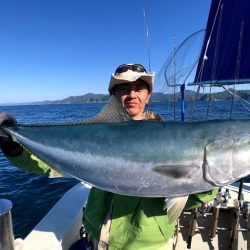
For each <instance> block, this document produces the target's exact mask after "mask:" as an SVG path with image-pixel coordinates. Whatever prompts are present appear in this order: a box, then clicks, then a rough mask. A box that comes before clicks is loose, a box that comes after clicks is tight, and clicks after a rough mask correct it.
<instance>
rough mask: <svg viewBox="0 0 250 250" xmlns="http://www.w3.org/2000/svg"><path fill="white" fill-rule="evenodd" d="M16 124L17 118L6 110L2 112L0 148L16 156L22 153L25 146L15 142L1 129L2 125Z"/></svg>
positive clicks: (7, 154)
mask: <svg viewBox="0 0 250 250" xmlns="http://www.w3.org/2000/svg"><path fill="white" fill-rule="evenodd" d="M14 124H16V119H15V118H14V117H13V116H11V115H10V114H8V113H6V112H0V148H1V149H2V151H3V153H4V154H5V155H6V156H9V157H15V156H18V155H20V154H21V153H22V151H23V148H22V147H21V146H20V145H19V144H18V143H17V142H14V141H13V140H12V138H11V136H10V135H8V134H7V133H5V132H3V130H1V126H3V125H4V126H12V125H14Z"/></svg>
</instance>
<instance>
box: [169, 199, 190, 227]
mask: <svg viewBox="0 0 250 250" xmlns="http://www.w3.org/2000/svg"><path fill="white" fill-rule="evenodd" d="M187 199H188V196H182V197H175V198H170V199H167V198H166V200H165V206H164V209H167V214H168V222H169V223H173V222H175V221H176V220H177V219H178V218H179V216H180V214H181V212H182V210H183V209H184V207H185V205H186V203H187Z"/></svg>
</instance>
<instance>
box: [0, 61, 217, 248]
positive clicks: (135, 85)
mask: <svg viewBox="0 0 250 250" xmlns="http://www.w3.org/2000/svg"><path fill="white" fill-rule="evenodd" d="M153 84H154V73H147V72H146V70H145V68H144V67H143V66H142V65H140V64H123V65H121V66H119V67H118V68H117V69H116V71H115V73H114V74H112V76H111V80H110V83H109V88H108V90H109V93H110V94H111V95H114V96H115V97H116V98H117V99H118V100H119V101H120V102H121V104H122V106H123V107H124V108H125V109H126V111H127V112H128V114H129V115H130V117H131V119H133V120H158V121H159V120H163V119H162V118H161V117H160V116H159V115H157V114H155V113H153V112H150V111H148V110H147V111H145V106H146V104H147V103H148V102H149V99H150V96H151V93H152V90H153ZM6 123H9V124H13V123H15V119H14V118H13V117H11V116H10V115H8V114H6V113H0V125H2V124H6ZM124 136H126V135H124ZM0 147H1V148H2V151H3V152H4V153H5V154H6V156H8V157H9V159H11V161H12V162H13V163H14V164H15V165H17V166H19V167H21V168H23V169H24V170H27V171H29V172H32V173H37V174H43V175H47V176H50V175H53V170H52V168H51V167H50V166H48V165H47V164H45V163H44V162H42V161H41V160H40V159H38V158H37V157H35V156H34V155H32V154H31V153H29V152H28V151H26V150H24V149H23V148H22V147H21V146H20V145H19V144H17V143H15V142H13V141H12V139H11V138H10V137H9V136H8V135H6V134H4V133H3V132H0ZM214 195H215V194H214V193H213V192H207V193H204V194H199V195H194V196H192V197H190V199H189V201H188V203H187V204H188V207H192V206H199V205H200V204H202V203H203V202H206V201H208V200H212V198H213V197H214ZM164 200H165V199H164V198H142V197H132V196H123V195H118V194H113V193H110V192H106V191H102V190H100V189H97V188H92V189H91V192H90V195H89V198H88V203H87V206H86V209H85V211H84V218H83V224H84V226H85V229H86V232H87V234H88V238H89V240H90V241H91V242H93V245H94V248H98V249H107V248H108V249H150V250H151V249H152V250H153V249H172V248H173V246H172V245H173V241H172V237H173V235H174V232H175V224H176V222H174V223H169V222H168V215H167V213H166V211H164V210H163V207H164Z"/></svg>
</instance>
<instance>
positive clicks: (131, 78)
mask: <svg viewBox="0 0 250 250" xmlns="http://www.w3.org/2000/svg"><path fill="white" fill-rule="evenodd" d="M125 65H133V64H125ZM154 76H155V73H154V72H149V73H146V72H137V71H133V70H131V69H128V70H127V71H125V72H122V73H114V74H112V75H111V79H110V82H109V88H108V91H109V93H110V94H111V92H112V89H113V88H114V87H115V86H116V85H119V84H123V83H131V82H135V81H136V80H138V79H141V80H143V81H144V82H146V83H147V84H148V86H149V90H150V92H152V89H153V86H154Z"/></svg>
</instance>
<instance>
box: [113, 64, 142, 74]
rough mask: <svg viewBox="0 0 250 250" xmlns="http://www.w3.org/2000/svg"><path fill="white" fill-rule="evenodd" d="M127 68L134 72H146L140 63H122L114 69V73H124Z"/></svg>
mask: <svg viewBox="0 0 250 250" xmlns="http://www.w3.org/2000/svg"><path fill="white" fill-rule="evenodd" d="M129 69H130V70H132V71H134V72H140V73H142V72H145V73H147V71H146V69H145V68H144V67H143V66H142V65H141V64H122V65H120V66H119V67H118V68H117V69H116V71H115V74H120V73H124V72H126V71H128V70H129Z"/></svg>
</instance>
